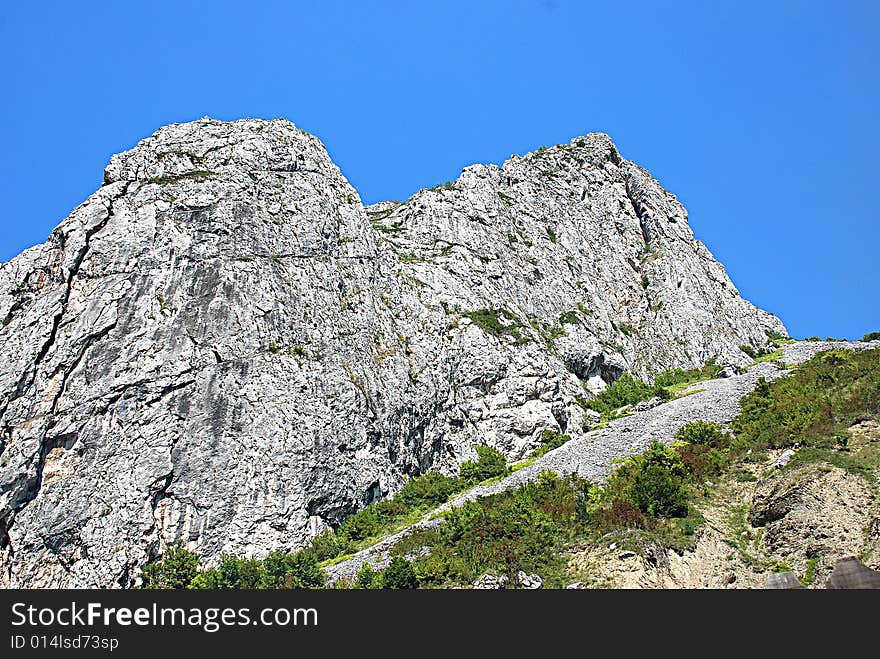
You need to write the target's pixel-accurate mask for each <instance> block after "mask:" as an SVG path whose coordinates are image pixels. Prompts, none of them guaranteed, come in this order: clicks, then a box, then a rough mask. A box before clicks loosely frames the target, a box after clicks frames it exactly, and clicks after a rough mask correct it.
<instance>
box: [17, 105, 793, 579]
mask: <svg viewBox="0 0 880 659" xmlns="http://www.w3.org/2000/svg"><path fill="white" fill-rule="evenodd" d="M0 317H3V319H4V320H3V327H2V329H0V433H2V434H0V438H2V439H0V551H2V554H0V585H3V586H34V587H42V586H92V587H110V586H119V587H127V586H130V585H131V584H132V583H134V580H135V578H136V575H137V572H138V570H139V569H140V568H141V567H142V566H143V565H144V564H146V563H147V562H149V561H150V560H152V559H154V558H155V557H156V556H157V555H158V554H160V553H161V552H162V550H163V548H164V547H165V546H167V545H169V544H172V543H175V542H178V541H183V542H185V543H187V544H188V545H189V546H191V547H193V548H196V549H198V551H199V552H200V553H201V554H202V555H203V556H205V557H208V558H212V557H216V556H217V555H218V554H219V553H220V552H221V551H229V552H235V553H238V554H257V555H263V554H265V553H266V552H268V551H270V550H272V549H276V548H281V549H294V548H297V547H299V546H302V545H304V544H305V543H306V542H307V541H308V539H309V538H310V537H311V536H312V535H314V534H315V533H317V532H319V531H320V530H321V529H323V528H325V527H326V526H328V525H330V526H332V525H335V524H336V523H338V522H339V521H340V520H341V519H342V518H344V517H345V516H346V515H348V514H350V513H351V512H354V511H355V510H357V509H359V508H360V507H362V506H364V505H365V504H367V503H369V502H370V501H372V500H375V499H377V498H380V497H382V496H385V495H387V494H388V493H389V492H393V491H395V490H396V489H397V488H399V486H400V485H401V484H402V482H403V480H404V478H405V477H406V476H408V475H413V474H417V473H422V472H424V471H426V470H428V469H437V470H441V471H454V470H455V469H457V465H458V464H459V463H460V462H461V461H462V460H464V459H466V458H468V457H470V456H471V454H472V446H473V445H474V444H478V443H487V444H490V445H492V446H494V447H496V448H498V449H499V450H501V451H502V452H504V453H505V455H507V457H508V458H510V459H515V458H519V457H522V456H523V455H525V454H527V453H528V451H530V450H531V449H532V448H534V447H535V446H536V445H537V444H538V442H539V438H540V435H541V432H542V431H543V430H545V429H552V430H557V431H561V432H568V433H572V434H575V435H577V434H579V433H581V428H582V422H583V417H584V411H583V409H582V407H581V406H580V405H579V404H578V402H577V399H578V398H579V397H582V396H587V395H589V394H588V393H587V392H588V391H598V390H600V389H601V388H602V387H604V385H605V383H606V382H609V381H611V380H613V379H614V378H616V377H617V376H619V375H620V373H622V372H623V371H632V372H633V373H636V374H638V375H642V376H649V375H650V374H651V373H652V372H657V371H660V370H663V369H665V368H669V367H677V366H681V367H685V366H695V365H700V364H702V363H703V362H704V361H706V360H707V359H709V358H712V357H717V358H719V360H721V361H722V362H724V363H730V364H734V365H737V364H744V363H747V362H748V361H750V360H749V359H748V357H746V356H745V355H744V354H743V353H742V352H741V351H740V350H739V346H741V345H749V346H752V347H754V348H760V347H762V346H764V345H765V344H766V343H767V336H768V333H771V334H774V333H778V334H784V328H783V327H782V325H781V323H780V322H779V321H778V320H777V319H776V318H774V317H773V316H771V315H769V314H767V313H765V312H763V311H761V310H759V309H756V308H755V307H753V306H752V305H750V304H749V303H748V302H746V301H745V300H743V299H742V298H741V297H740V296H739V294H738V293H737V291H736V289H735V287H734V286H733V284H732V283H731V282H730V280H729V279H728V278H727V276H726V274H725V272H724V269H723V267H722V266H721V265H719V264H718V263H717V262H715V261H714V260H713V259H712V257H711V254H709V252H708V250H706V248H705V247H704V246H703V245H702V244H700V243H699V242H697V241H694V240H693V235H692V233H691V231H690V229H689V227H688V225H687V215H686V213H685V211H684V209H683V208H682V207H681V205H680V204H678V202H677V201H676V200H675V198H674V197H673V196H672V195H670V194H669V193H666V192H665V191H663V190H662V189H661V188H660V187H659V185H658V184H657V183H656V182H655V181H654V180H653V179H651V177H650V176H649V175H648V174H647V173H646V172H645V171H644V170H642V169H640V168H639V167H637V166H636V165H634V164H632V163H629V162H628V161H626V160H624V159H622V158H621V157H620V155H619V154H618V153H617V151H616V149H615V148H614V146H613V144H612V143H611V141H610V140H609V138H608V137H607V136H604V135H599V134H591V135H588V136H586V137H583V138H578V139H576V140H573V141H572V143H571V144H570V145H562V146H557V147H553V148H551V149H549V150H546V151H543V152H536V153H534V154H529V155H527V156H525V157H523V158H520V157H513V158H512V159H511V160H509V161H508V162H506V163H505V164H504V166H503V167H500V168H499V167H496V166H481V165H475V166H473V167H469V168H467V169H466V170H465V171H464V172H463V173H462V176H461V177H460V178H459V179H458V180H457V181H456V182H455V183H454V184H449V185H447V186H443V187H442V188H439V189H435V190H423V191H421V192H419V193H417V194H416V195H415V196H414V197H413V198H412V199H410V200H409V201H407V202H406V203H405V204H399V205H398V204H393V203H386V204H381V205H378V206H373V207H370V208H367V209H365V208H364V207H363V206H362V204H361V203H360V201H359V198H358V195H357V192H356V191H355V190H354V189H353V188H352V187H351V186H350V185H349V184H348V182H347V181H346V180H345V178H344V177H343V176H342V174H341V173H340V172H339V170H338V168H337V167H336V166H335V165H334V164H333V163H332V162H331V161H330V159H329V157H328V155H327V153H326V151H325V150H324V148H323V146H322V145H321V144H320V142H319V141H318V140H317V139H316V138H314V137H313V136H311V135H308V134H306V133H303V132H302V131H299V130H298V129H296V128H295V127H294V126H293V125H292V124H290V123H289V122H286V121H283V120H274V121H271V122H265V121H259V120H242V121H237V122H232V123H223V122H217V121H213V120H210V119H203V120H200V121H197V122H192V123H189V124H182V125H172V126H167V127H165V128H162V129H160V130H159V131H158V132H157V133H156V134H155V135H154V136H152V137H150V138H148V139H146V140H144V141H142V142H141V143H139V144H138V145H137V147H135V148H134V149H133V150H131V151H128V152H125V153H123V154H119V155H117V156H114V157H113V158H112V160H111V162H110V165H109V166H108V167H107V169H106V171H105V183H104V185H103V186H102V187H101V189H100V190H98V191H97V192H96V193H95V194H94V195H92V196H91V197H90V198H89V199H88V200H87V201H86V202H85V203H83V204H82V205H81V206H80V207H78V208H77V209H76V210H74V212H73V213H72V214H71V215H70V217H68V218H67V219H66V220H65V221H64V222H62V223H61V225H59V227H58V228H57V229H56V230H55V231H54V232H53V233H52V235H51V237H50V239H49V241H48V242H47V243H45V244H43V245H40V246H37V247H34V248H32V249H30V250H27V251H26V252H24V253H23V254H22V255H20V256H19V257H17V258H15V259H13V260H12V261H10V262H8V263H5V264H3V265H2V266H0Z"/></svg>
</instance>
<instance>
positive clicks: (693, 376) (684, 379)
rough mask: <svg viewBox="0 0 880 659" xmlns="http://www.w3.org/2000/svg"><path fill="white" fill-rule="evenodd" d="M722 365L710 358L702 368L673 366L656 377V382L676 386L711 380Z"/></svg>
mask: <svg viewBox="0 0 880 659" xmlns="http://www.w3.org/2000/svg"><path fill="white" fill-rule="evenodd" d="M719 371H721V367H720V366H719V365H718V364H717V363H716V362H715V360H714V359H710V360H709V361H707V362H706V363H705V364H704V365H703V366H701V367H700V368H689V369H682V368H673V369H670V370H668V371H663V372H662V373H660V374H658V375H657V376H656V377H655V378H654V384H655V385H657V386H660V387H674V386H677V385H683V384H691V383H694V382H699V381H700V380H709V379H711V378H714V377H715V376H716V375H718V373H719Z"/></svg>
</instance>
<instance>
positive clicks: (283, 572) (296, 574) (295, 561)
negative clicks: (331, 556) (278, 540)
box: [260, 549, 327, 589]
mask: <svg viewBox="0 0 880 659" xmlns="http://www.w3.org/2000/svg"><path fill="white" fill-rule="evenodd" d="M326 581H327V575H326V574H325V573H324V571H323V570H322V569H321V568H319V567H318V560H317V557H316V556H315V555H314V554H313V553H312V552H311V551H309V550H308V549H306V550H304V551H300V552H297V553H296V554H285V553H284V552H282V551H273V552H271V553H270V554H269V555H268V556H267V557H266V558H265V559H264V560H263V576H262V579H261V581H260V587H261V588H285V589H292V588H297V589H299V588H321V587H322V586H323V585H324V584H325V583H326Z"/></svg>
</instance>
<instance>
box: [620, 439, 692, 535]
mask: <svg viewBox="0 0 880 659" xmlns="http://www.w3.org/2000/svg"><path fill="white" fill-rule="evenodd" d="M687 476H688V473H687V469H686V468H685V465H684V463H683V462H682V459H681V456H680V455H679V454H678V452H677V451H675V450H674V449H671V448H669V447H667V446H664V445H663V444H661V443H660V442H654V443H653V444H651V446H650V447H648V450H647V451H645V452H644V453H643V454H642V455H637V456H634V457H632V458H629V459H627V460H626V461H625V462H623V464H621V466H620V467H619V468H618V469H617V470H616V471H615V472H614V473H613V474H612V475H611V476H610V477H609V479H608V483H607V485H606V491H607V492H608V493H609V495H610V496H611V497H612V498H620V499H624V500H627V501H629V502H630V503H632V504H633V505H635V506H636V507H638V509H639V510H641V511H642V512H643V513H644V514H646V515H649V516H651V517H683V516H685V515H687V512H688V498H689V495H688V490H687Z"/></svg>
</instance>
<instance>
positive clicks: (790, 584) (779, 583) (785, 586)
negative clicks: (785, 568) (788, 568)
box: [767, 572, 804, 590]
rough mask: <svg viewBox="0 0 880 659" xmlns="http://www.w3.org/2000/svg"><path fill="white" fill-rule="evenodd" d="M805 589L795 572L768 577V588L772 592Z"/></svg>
mask: <svg viewBox="0 0 880 659" xmlns="http://www.w3.org/2000/svg"><path fill="white" fill-rule="evenodd" d="M803 587H804V585H803V584H802V583H801V582H800V581H799V580H798V578H797V575H795V573H794V572H773V573H770V574H768V575H767V588H768V589H770V590H791V589H795V590H798V589H803Z"/></svg>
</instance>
